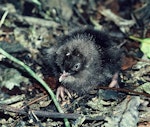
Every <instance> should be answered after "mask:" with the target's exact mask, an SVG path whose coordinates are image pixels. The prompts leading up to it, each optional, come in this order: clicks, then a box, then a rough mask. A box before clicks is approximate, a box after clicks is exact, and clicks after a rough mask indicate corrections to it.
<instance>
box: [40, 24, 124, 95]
mask: <svg viewBox="0 0 150 127" xmlns="http://www.w3.org/2000/svg"><path fill="white" fill-rule="evenodd" d="M44 52H45V53H44V57H43V58H44V61H45V63H46V64H47V66H46V67H47V68H48V70H50V71H51V72H52V73H53V74H54V76H55V77H56V79H57V81H58V84H59V85H60V84H61V85H60V86H63V88H65V90H66V89H67V90H69V91H74V92H76V93H77V94H79V95H83V94H88V93H89V92H90V91H91V90H93V89H95V88H96V87H98V86H107V85H108V86H110V87H114V86H115V85H116V84H117V83H118V82H117V80H118V76H119V71H120V69H121V64H122V54H123V51H122V49H121V48H120V47H119V46H118V44H117V43H116V42H114V41H113V39H112V38H111V36H109V34H108V33H106V32H105V31H99V30H95V29H94V28H91V27H90V28H83V29H77V30H74V31H72V32H69V34H68V35H64V36H62V37H60V38H59V39H58V42H57V45H55V46H52V47H50V48H47V49H46V50H45V51H44ZM60 88H62V87H60ZM65 90H64V89H63V92H64V91H65ZM60 91H61V90H58V93H57V95H58V96H59V94H61V95H62V92H60ZM62 96H64V95H62Z"/></svg>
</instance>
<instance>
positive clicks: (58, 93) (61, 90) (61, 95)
mask: <svg viewBox="0 0 150 127" xmlns="http://www.w3.org/2000/svg"><path fill="white" fill-rule="evenodd" d="M65 94H67V96H68V97H69V98H71V94H70V92H69V91H68V90H67V89H66V88H65V87H64V86H59V87H58V88H57V91H56V98H57V100H60V99H62V100H63V101H64V100H65Z"/></svg>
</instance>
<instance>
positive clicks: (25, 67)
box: [0, 48, 70, 127]
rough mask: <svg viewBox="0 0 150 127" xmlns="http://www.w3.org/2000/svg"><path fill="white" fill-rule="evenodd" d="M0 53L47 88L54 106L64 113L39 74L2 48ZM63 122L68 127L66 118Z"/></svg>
mask: <svg viewBox="0 0 150 127" xmlns="http://www.w3.org/2000/svg"><path fill="white" fill-rule="evenodd" d="M0 53H1V54H3V55H4V56H6V57H7V58H8V59H10V60H11V61H13V62H15V63H17V64H19V65H21V66H22V67H23V68H24V69H25V70H26V71H27V72H28V73H29V74H30V75H31V76H32V77H33V78H35V79H36V80H37V81H38V82H39V83H41V85H42V86H43V87H44V88H45V89H46V90H47V92H48V93H49V95H50V96H51V98H52V100H53V102H54V104H55V106H56V107H57V109H58V111H59V112H60V113H64V112H63V110H62V109H61V107H60V105H59V103H58V101H57V99H56V96H55V94H54V93H53V91H52V90H51V89H50V87H49V86H48V85H47V84H46V83H45V82H44V81H43V80H42V79H41V78H40V77H39V76H37V75H36V74H35V73H34V72H33V71H32V70H31V69H30V68H29V67H28V66H27V65H26V64H24V63H23V62H22V61H20V60H18V59H17V58H15V57H13V56H12V55H10V54H8V53H7V52H5V51H4V50H3V49H2V48H0ZM64 122H65V126H66V127H70V124H69V121H68V119H66V118H64Z"/></svg>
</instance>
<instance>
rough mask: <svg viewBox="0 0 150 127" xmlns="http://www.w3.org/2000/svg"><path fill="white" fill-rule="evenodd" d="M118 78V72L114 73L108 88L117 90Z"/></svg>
mask: <svg viewBox="0 0 150 127" xmlns="http://www.w3.org/2000/svg"><path fill="white" fill-rule="evenodd" d="M118 77H119V72H116V73H115V74H114V75H113V77H112V80H111V83H110V84H109V87H110V88H113V87H115V88H119V84H118Z"/></svg>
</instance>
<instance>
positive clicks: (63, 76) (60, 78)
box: [59, 71, 70, 82]
mask: <svg viewBox="0 0 150 127" xmlns="http://www.w3.org/2000/svg"><path fill="white" fill-rule="evenodd" d="M69 75H70V73H68V72H66V71H63V73H62V74H61V75H60V77H59V82H62V81H63V80H64V79H65V78H66V77H68V76H69Z"/></svg>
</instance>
